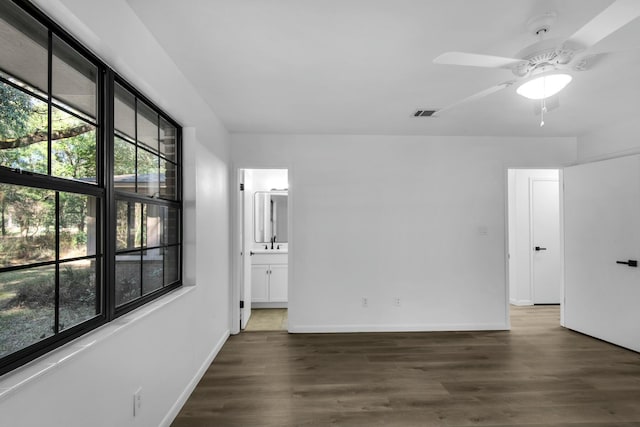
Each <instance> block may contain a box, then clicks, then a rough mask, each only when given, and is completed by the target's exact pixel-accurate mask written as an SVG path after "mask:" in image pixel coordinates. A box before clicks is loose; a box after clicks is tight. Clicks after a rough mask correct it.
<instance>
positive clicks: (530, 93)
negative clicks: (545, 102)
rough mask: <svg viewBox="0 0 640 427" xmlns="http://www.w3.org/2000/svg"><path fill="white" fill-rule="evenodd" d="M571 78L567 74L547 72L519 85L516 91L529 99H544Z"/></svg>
mask: <svg viewBox="0 0 640 427" xmlns="http://www.w3.org/2000/svg"><path fill="white" fill-rule="evenodd" d="M571 79H572V77H571V76H570V75H569V74H547V75H544V76H540V77H537V78H535V79H532V80H529V81H528V82H526V83H524V84H522V85H520V87H518V89H516V92H517V93H518V95H522V96H524V97H525V98H529V99H545V98H548V97H550V96H553V95H555V94H556V93H558V92H560V91H561V90H562V89H564V88H565V87H566V86H567V85H568V84H569V83H570V82H571Z"/></svg>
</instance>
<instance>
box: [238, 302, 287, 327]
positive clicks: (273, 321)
mask: <svg viewBox="0 0 640 427" xmlns="http://www.w3.org/2000/svg"><path fill="white" fill-rule="evenodd" d="M287 326H288V316H287V309H286V308H258V309H255V308H254V309H252V310H251V318H249V323H248V324H247V327H246V328H245V331H247V332H253V331H286V330H287Z"/></svg>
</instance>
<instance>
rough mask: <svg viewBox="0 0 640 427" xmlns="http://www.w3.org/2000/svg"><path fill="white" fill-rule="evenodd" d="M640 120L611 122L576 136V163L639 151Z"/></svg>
mask: <svg viewBox="0 0 640 427" xmlns="http://www.w3.org/2000/svg"><path fill="white" fill-rule="evenodd" d="M638 135H640V120H637V119H633V120H626V121H620V122H618V123H614V124H611V125H610V126H607V127H604V128H602V129H599V130H598V131H596V132H592V133H589V134H586V135H582V136H580V137H579V138H578V163H584V162H588V161H593V160H603V159H607V158H612V157H620V156H626V155H630V154H638V153H640V138H638Z"/></svg>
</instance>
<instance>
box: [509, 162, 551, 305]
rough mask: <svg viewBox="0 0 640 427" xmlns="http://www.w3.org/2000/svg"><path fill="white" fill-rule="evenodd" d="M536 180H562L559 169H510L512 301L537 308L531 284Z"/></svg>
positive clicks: (510, 271) (510, 291)
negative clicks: (532, 195) (533, 200)
mask: <svg viewBox="0 0 640 427" xmlns="http://www.w3.org/2000/svg"><path fill="white" fill-rule="evenodd" d="M532 178H541V179H555V180H558V170H557V169H510V170H509V212H508V216H509V255H510V258H509V301H510V302H511V304H514V305H533V288H532V283H531V248H532V247H533V246H532V242H531V227H530V226H531V194H530V189H531V188H530V180H531V179H532Z"/></svg>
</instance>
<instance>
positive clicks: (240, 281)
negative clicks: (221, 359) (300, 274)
mask: <svg viewBox="0 0 640 427" xmlns="http://www.w3.org/2000/svg"><path fill="white" fill-rule="evenodd" d="M247 169H283V170H286V171H287V180H288V190H287V197H288V203H287V215H288V224H287V233H288V243H287V248H288V257H287V259H288V264H287V266H288V269H287V274H288V277H289V286H288V288H287V307H288V310H289V311H290V310H291V307H292V304H291V300H292V294H293V292H292V287H291V282H292V281H291V277H293V267H294V262H293V260H294V257H293V256H292V254H293V251H292V249H293V247H295V244H294V233H293V221H294V218H293V189H292V187H293V185H292V175H293V165H291V164H288V165H282V164H269V165H265V164H259V165H255V164H250V163H248V164H245V163H237V164H233V165H232V170H231V173H230V174H231V175H232V181H233V182H232V183H231V185H232V187H231V189H232V191H231V194H233V196H232V197H234V199H235V200H234V202H233V203H231V217H232V220H233V224H232V227H231V230H230V231H229V232H230V233H231V239H230V240H231V253H232V259H231V269H232V276H231V277H232V280H231V283H230V287H231V289H230V292H229V304H231V307H230V310H229V315H230V319H229V332H230V333H231V334H232V335H237V334H239V333H240V331H241V329H240V295H241V290H240V289H241V287H242V286H244V282H245V281H247V280H249V281H250V280H251V277H249V278H247V277H242V276H243V275H240V274H238V271H239V270H238V268H243V257H244V256H246V254H243V255H240V253H241V247H238V246H239V245H238V238H239V234H240V232H241V231H240V228H239V227H241V226H242V221H243V220H244V218H243V217H242V213H241V212H239V209H238V203H237V197H239V196H238V193H239V188H240V180H239V176H240V175H239V174H240V170H247ZM245 209H246V206H245ZM245 232H247V231H246V230H245ZM245 239H246V237H245ZM289 318H290V317H289ZM289 329H291V328H289Z"/></svg>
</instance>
